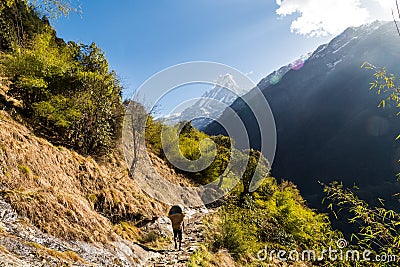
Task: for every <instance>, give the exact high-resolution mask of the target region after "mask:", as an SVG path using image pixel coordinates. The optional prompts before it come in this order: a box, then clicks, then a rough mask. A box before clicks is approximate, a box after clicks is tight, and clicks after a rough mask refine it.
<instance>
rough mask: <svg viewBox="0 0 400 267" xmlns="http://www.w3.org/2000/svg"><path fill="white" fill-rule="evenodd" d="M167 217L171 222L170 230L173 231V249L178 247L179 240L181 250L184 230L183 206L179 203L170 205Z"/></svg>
mask: <svg viewBox="0 0 400 267" xmlns="http://www.w3.org/2000/svg"><path fill="white" fill-rule="evenodd" d="M168 218H169V219H170V220H171V223H172V230H173V232H174V242H175V249H177V248H178V242H179V250H181V245H182V233H183V231H184V230H185V223H184V221H183V220H184V218H185V214H184V212H183V208H182V206H180V205H175V206H172V208H171V209H170V211H169V213H168Z"/></svg>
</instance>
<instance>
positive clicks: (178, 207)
mask: <svg viewBox="0 0 400 267" xmlns="http://www.w3.org/2000/svg"><path fill="white" fill-rule="evenodd" d="M172 214H183V207H182V206H181V205H174V206H172V207H171V209H170V210H169V213H168V215H172Z"/></svg>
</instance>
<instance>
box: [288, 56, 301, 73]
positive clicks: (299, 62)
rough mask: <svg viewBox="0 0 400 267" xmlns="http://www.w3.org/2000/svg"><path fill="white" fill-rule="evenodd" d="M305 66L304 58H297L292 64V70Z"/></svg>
mask: <svg viewBox="0 0 400 267" xmlns="http://www.w3.org/2000/svg"><path fill="white" fill-rule="evenodd" d="M303 67H304V60H302V59H301V58H300V59H297V60H295V61H294V62H292V63H291V64H290V69H292V70H300V69H301V68H303Z"/></svg>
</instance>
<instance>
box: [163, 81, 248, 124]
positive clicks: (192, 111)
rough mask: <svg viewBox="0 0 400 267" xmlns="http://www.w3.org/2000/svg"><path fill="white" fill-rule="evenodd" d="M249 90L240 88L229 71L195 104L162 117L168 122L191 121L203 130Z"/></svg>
mask: <svg viewBox="0 0 400 267" xmlns="http://www.w3.org/2000/svg"><path fill="white" fill-rule="evenodd" d="M247 92H248V90H246V89H244V88H240V87H239V86H238V85H237V84H236V82H235V80H234V77H233V76H232V75H231V74H229V73H227V74H225V75H221V76H219V77H218V80H217V81H216V85H215V86H214V87H213V88H212V89H210V90H209V91H206V92H205V93H204V94H203V95H202V96H201V98H199V99H198V100H197V101H195V103H194V104H193V105H191V106H190V107H188V108H186V109H185V110H183V111H182V112H181V113H179V114H172V115H169V116H166V117H164V118H162V119H163V120H165V121H166V122H167V123H168V124H175V123H177V122H179V121H191V122H192V125H193V126H194V127H196V128H197V129H200V130H202V129H205V128H206V127H207V125H208V124H209V123H210V122H212V121H213V119H212V118H218V117H219V116H221V114H222V112H223V111H224V109H225V108H226V107H227V106H229V105H231V104H232V103H233V102H234V101H235V100H236V99H237V98H238V97H240V96H242V95H244V94H245V93H247Z"/></svg>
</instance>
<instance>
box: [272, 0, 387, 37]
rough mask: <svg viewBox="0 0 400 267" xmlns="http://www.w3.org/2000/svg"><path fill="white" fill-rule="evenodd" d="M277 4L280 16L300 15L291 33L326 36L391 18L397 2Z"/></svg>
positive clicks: (300, 0) (292, 0)
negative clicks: (392, 9)
mask: <svg viewBox="0 0 400 267" xmlns="http://www.w3.org/2000/svg"><path fill="white" fill-rule="evenodd" d="M276 3H277V4H278V5H279V8H278V9H277V10H276V13H277V14H278V15H281V16H287V15H292V14H295V15H297V17H296V18H295V19H294V20H293V21H292V25H291V31H292V32H295V33H298V34H302V35H307V36H323V35H335V34H338V33H340V32H342V31H343V30H344V29H346V28H347V27H349V26H359V25H361V24H363V23H366V22H368V21H371V20H376V19H384V20H388V19H390V12H391V7H392V6H393V3H394V0H276Z"/></svg>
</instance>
